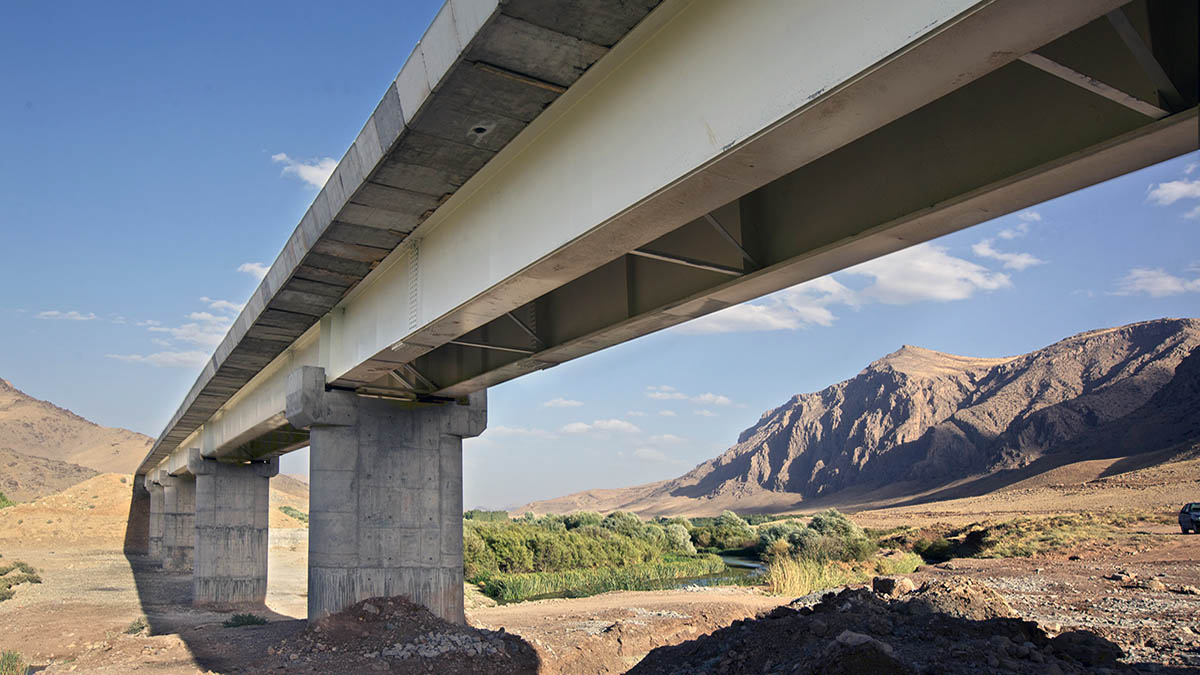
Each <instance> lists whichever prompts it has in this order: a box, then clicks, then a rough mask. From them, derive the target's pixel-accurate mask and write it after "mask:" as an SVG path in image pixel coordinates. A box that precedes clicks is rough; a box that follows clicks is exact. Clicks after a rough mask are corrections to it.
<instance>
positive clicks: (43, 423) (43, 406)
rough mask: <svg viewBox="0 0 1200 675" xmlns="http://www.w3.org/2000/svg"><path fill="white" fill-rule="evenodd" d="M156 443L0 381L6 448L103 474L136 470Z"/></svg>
mask: <svg viewBox="0 0 1200 675" xmlns="http://www.w3.org/2000/svg"><path fill="white" fill-rule="evenodd" d="M153 442H154V439H152V438H150V437H149V436H145V435H143V434H139V433H136V432H133V431H129V430H128V429H114V428H110V427H102V426H100V425H98V424H95V423H94V422H89V421H88V420H85V419H84V418H82V417H80V416H79V415H76V414H75V413H73V412H71V411H70V410H66V409H64V408H60V407H58V406H56V405H54V404H53V403H49V402H47V401H41V400H38V399H36V398H33V397H32V396H29V395H28V394H25V393H24V392H22V391H20V390H19V389H17V388H16V387H14V386H13V385H12V384H11V383H9V382H8V381H7V380H2V379H0V449H8V450H12V451H15V452H18V453H20V454H22V455H29V456H32V457H43V458H46V459H51V460H57V461H60V462H67V463H69V464H77V465H79V466H83V467H87V468H89V469H92V470H94V471H99V472H102V473H103V472H116V473H132V472H133V471H134V470H135V469H136V468H137V465H138V462H140V461H141V459H142V458H143V457H145V456H146V453H147V452H149V450H150V445H151V444H152V443H153Z"/></svg>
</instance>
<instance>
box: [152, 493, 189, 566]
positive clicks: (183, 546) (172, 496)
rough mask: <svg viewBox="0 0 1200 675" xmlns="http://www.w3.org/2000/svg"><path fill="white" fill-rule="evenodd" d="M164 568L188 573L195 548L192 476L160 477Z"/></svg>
mask: <svg viewBox="0 0 1200 675" xmlns="http://www.w3.org/2000/svg"><path fill="white" fill-rule="evenodd" d="M159 483H160V484H161V485H162V490H163V514H162V528H163V531H162V561H163V569H165V570H169V571H172V572H190V571H191V569H192V563H193V559H194V552H195V549H196V480H195V479H194V478H193V477H191V476H187V475H184V476H178V477H176V476H162V477H160V478H159Z"/></svg>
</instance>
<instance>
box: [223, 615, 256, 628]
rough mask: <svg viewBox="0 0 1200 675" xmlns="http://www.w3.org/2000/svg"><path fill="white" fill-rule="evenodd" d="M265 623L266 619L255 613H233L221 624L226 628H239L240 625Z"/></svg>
mask: <svg viewBox="0 0 1200 675" xmlns="http://www.w3.org/2000/svg"><path fill="white" fill-rule="evenodd" d="M266 623H267V620H266V619H264V618H262V617H261V616H259V615H257V614H234V615H233V616H231V617H229V618H228V619H226V620H225V621H224V622H223V623H222V624H221V625H222V626H225V627H226V628H240V627H242V626H265V625H266Z"/></svg>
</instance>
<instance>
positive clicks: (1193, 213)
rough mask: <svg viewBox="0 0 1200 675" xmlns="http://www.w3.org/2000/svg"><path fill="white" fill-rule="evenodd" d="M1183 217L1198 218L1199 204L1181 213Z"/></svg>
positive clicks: (1199, 213) (1199, 215) (1199, 214)
mask: <svg viewBox="0 0 1200 675" xmlns="http://www.w3.org/2000/svg"><path fill="white" fill-rule="evenodd" d="M1183 217H1184V218H1189V219H1191V220H1196V219H1200V206H1197V207H1196V208H1194V209H1192V210H1191V211H1188V212H1187V213H1185V214H1183Z"/></svg>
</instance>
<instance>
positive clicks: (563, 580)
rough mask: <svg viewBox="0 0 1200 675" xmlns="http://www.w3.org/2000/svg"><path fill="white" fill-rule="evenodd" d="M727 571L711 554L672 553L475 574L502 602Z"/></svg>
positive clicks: (646, 586)
mask: <svg viewBox="0 0 1200 675" xmlns="http://www.w3.org/2000/svg"><path fill="white" fill-rule="evenodd" d="M724 571H725V562H724V561H722V560H721V559H720V558H719V557H717V556H715V555H712V554H705V555H700V556H695V557H682V556H679V557H674V556H672V557H670V558H665V559H663V560H658V561H654V562H648V563H638V564H633V565H626V566H623V567H601V568H596V569H574V570H564V571H560V572H524V573H515V574H505V573H501V572H492V573H487V574H482V575H480V576H479V577H476V578H475V579H474V581H475V582H476V583H478V584H479V585H480V586H481V587H482V588H483V592H484V593H486V594H487V595H489V596H491V597H493V598H495V599H496V600H499V601H500V602H520V601H522V600H529V599H531V598H540V597H549V596H564V597H568V598H582V597H586V596H589V595H595V594H597V593H605V592H608V591H645V590H655V589H660V588H663V587H665V586H667V585H670V584H671V582H675V581H678V580H679V579H689V578H692V577H703V576H708V575H712V574H720V573H721V572H724Z"/></svg>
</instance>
